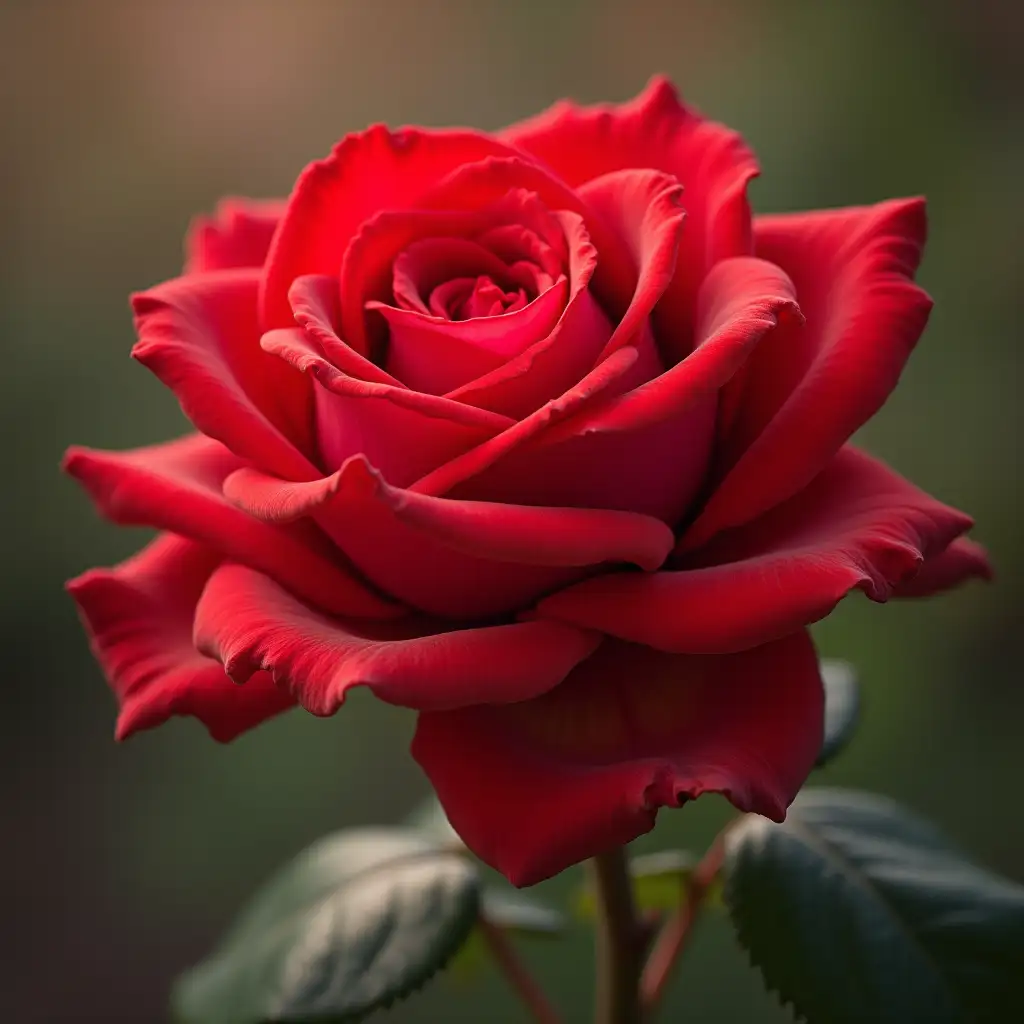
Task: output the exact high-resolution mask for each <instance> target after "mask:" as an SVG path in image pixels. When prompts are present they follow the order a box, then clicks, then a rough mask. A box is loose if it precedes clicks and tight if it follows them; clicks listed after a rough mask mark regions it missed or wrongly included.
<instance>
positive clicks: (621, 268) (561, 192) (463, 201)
mask: <svg viewBox="0 0 1024 1024" xmlns="http://www.w3.org/2000/svg"><path fill="white" fill-rule="evenodd" d="M513 191H518V192H525V193H528V194H533V195H534V196H535V197H536V199H537V201H538V202H539V203H541V204H542V205H543V206H544V207H546V208H547V209H548V210H549V211H552V212H555V213H560V212H562V211H567V212H569V213H574V214H576V215H577V216H578V217H580V218H581V219H582V220H583V223H584V224H585V225H586V229H587V233H588V235H589V236H590V239H591V241H592V242H593V245H594V248H595V249H596V250H597V252H598V256H599V260H598V264H597V268H596V270H595V272H594V283H593V288H594V291H595V293H596V294H597V295H598V296H599V297H600V299H601V303H602V305H603V306H604V307H605V309H607V311H608V313H609V315H611V316H612V317H613V318H614V319H616V320H618V319H620V318H621V317H622V314H623V313H624V312H625V311H626V308H627V306H628V305H629V302H630V299H631V298H632V295H633V292H634V291H635V289H636V281H637V271H636V267H635V265H634V264H633V261H632V259H631V258H630V256H629V254H628V253H627V252H625V251H624V250H623V248H622V239H621V237H620V233H619V232H618V231H616V230H615V229H614V228H613V227H611V226H610V225H609V224H608V223H606V221H605V219H604V217H603V216H602V215H601V214H600V213H598V212H597V211H596V210H595V209H593V207H591V206H590V205H589V204H588V203H587V202H586V200H585V199H584V198H583V197H582V196H581V195H580V194H579V193H578V192H576V191H574V190H573V189H571V188H568V187H567V186H566V184H565V182H564V181H562V180H561V179H560V178H558V177H556V176H555V175H553V174H552V173H551V172H550V171H549V170H547V169H546V168H545V167H542V166H540V165H539V164H536V163H532V162H531V161H530V160H529V159H528V158H525V157H524V156H523V155H522V154H517V153H515V151H513V150H508V151H506V155H504V156H492V157H487V158H485V159H483V160H479V161H477V162H476V163H470V164H466V165H464V166H462V167H459V168H457V169H455V170H454V171H452V173H451V174H449V175H448V177H447V178H445V179H444V180H443V181H441V182H439V183H438V184H437V185H436V186H435V187H434V188H433V189H431V190H430V192H429V193H427V194H425V195H424V196H423V197H422V205H423V206H424V207H427V208H429V209H433V210H480V209H484V208H486V207H488V206H491V205H493V204H494V203H497V202H499V201H500V200H501V199H502V198H503V197H505V196H506V195H507V194H508V193H510V192H513ZM344 312H345V311H344V310H343V314H344ZM343 324H344V321H343Z"/></svg>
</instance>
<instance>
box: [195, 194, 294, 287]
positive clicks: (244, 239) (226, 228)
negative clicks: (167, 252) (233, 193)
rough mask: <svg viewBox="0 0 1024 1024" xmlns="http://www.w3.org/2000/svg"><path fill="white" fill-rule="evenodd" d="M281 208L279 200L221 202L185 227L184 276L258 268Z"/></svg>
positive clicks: (271, 236)
mask: <svg viewBox="0 0 1024 1024" xmlns="http://www.w3.org/2000/svg"><path fill="white" fill-rule="evenodd" d="M284 208H285V204H284V200H282V199H235V198H230V199H222V200H221V201H220V202H219V203H218V204H217V208H216V209H215V210H214V213H213V216H212V217H197V218H196V219H195V220H194V221H193V222H192V224H191V226H190V227H189V231H188V237H187V238H186V239H185V273H186V274H203V273H206V272H208V271H211V270H233V269H235V268H237V267H262V266H263V261H264V260H265V259H266V258H267V250H268V249H269V248H270V240H271V239H272V238H273V237H274V231H275V230H276V229H277V225H278V223H279V221H280V220H281V217H282V216H283V214H284Z"/></svg>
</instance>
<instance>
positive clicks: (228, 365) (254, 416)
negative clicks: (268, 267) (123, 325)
mask: <svg viewBox="0 0 1024 1024" xmlns="http://www.w3.org/2000/svg"><path fill="white" fill-rule="evenodd" d="M258 285H259V272H258V271H257V270H251V269H249V270H223V271H218V272H216V273H209V274H199V275H196V276H191V277H179V278H176V279H175V280H173V281H168V282H167V283H166V284H162V285H158V286H157V287H156V288H152V289H150V290H149V291H146V292H141V293H139V294H137V295H134V296H133V297H132V305H133V307H134V310H135V323H136V329H137V331H138V335H139V340H138V343H137V344H136V345H135V348H134V349H132V355H133V356H134V357H135V358H136V359H138V360H139V362H140V363H142V364H143V365H144V366H146V367H147V368H148V369H150V370H152V371H153V373H155V374H156V375H157V377H159V378H160V380H161V381H163V383H164V384H166V385H167V387H169V388H170V389H171V390H172V391H173V392H174V393H175V395H176V396H177V398H178V401H179V402H180V403H181V407H182V409H184V411H185V415H186V416H188V418H189V419H190V420H191V421H192V422H193V423H194V424H195V425H196V426H197V427H198V428H199V430H201V431H202V432H203V433H204V434H206V435H208V436H209V437H213V438H216V439H217V440H218V441H220V442H222V443H223V444H225V445H227V447H228V448H230V449H231V451H233V452H234V453H235V454H236V455H239V456H241V457H242V458H244V459H248V460H250V461H252V462H254V463H255V464H256V465H258V466H262V467H263V468H265V469H267V470H268V471H270V472H274V473H278V474H280V475H281V476H286V477H289V478H292V479H296V480H303V479H305V480H308V479H310V478H311V477H313V476H316V475H317V472H316V470H315V468H314V467H313V466H312V464H311V463H310V461H309V455H310V453H311V452H312V451H313V438H312V430H311V428H312V423H313V411H312V401H311V396H310V388H309V384H308V382H307V381H305V380H303V378H302V376H301V375H300V374H298V373H296V372H295V371H294V370H292V369H291V368H290V367H287V366H283V365H282V364H281V362H280V361H279V360H277V359H273V358H271V357H270V356H269V355H267V353H265V352H264V351H263V350H262V349H261V348H260V330H259V327H258V324H257V320H256V294H257V288H258Z"/></svg>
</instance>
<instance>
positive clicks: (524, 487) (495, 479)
mask: <svg viewBox="0 0 1024 1024" xmlns="http://www.w3.org/2000/svg"><path fill="white" fill-rule="evenodd" d="M799 317H800V313H799V310H798V308H797V306H796V302H795V299H794V290H793V285H792V282H791V281H790V280H789V278H788V277H787V276H786V275H785V273H783V272H782V271H781V270H780V269H779V268H778V267H776V266H775V265H774V264H771V263H767V262H765V261H764V260H758V259H754V258H752V257H738V258H736V259H732V260H723V261H722V262H720V263H718V264H716V265H715V267H714V268H713V269H712V271H711V273H710V274H708V276H707V277H706V278H705V280H704V284H703V286H702V289H701V296H700V302H699V305H698V326H697V334H696V338H697V346H696V348H695V349H694V351H693V352H691V353H690V355H689V356H687V357H686V359H684V360H683V361H682V362H679V363H676V365H675V366H673V367H672V368H671V369H670V370H668V371H667V372H666V373H663V374H661V375H659V376H657V377H655V378H654V379H653V380H651V381H649V382H647V383H644V384H642V385H641V386H640V387H637V388H635V389H633V390H631V391H628V392H626V393H625V394H622V395H619V396H617V397H611V398H607V399H606V400H604V401H601V402H597V403H594V404H593V405H592V406H589V407H588V408H586V409H584V410H583V411H581V412H580V413H579V414H578V415H576V416H573V417H571V418H569V419H566V420H564V421H562V422H561V423H559V424H557V425H555V426H553V427H552V428H550V429H549V430H546V431H544V432H543V433H542V434H540V435H539V436H538V437H537V438H536V440H534V441H533V442H531V443H528V444H524V445H522V446H521V447H519V448H516V449H514V450H513V451H512V452H511V453H510V454H509V455H508V457H507V458H504V459H502V460H501V461H499V462H497V463H495V464H494V466H493V467H492V468H491V469H490V470H488V471H486V472H483V473H481V474H479V475H478V476H477V477H476V478H475V479H474V480H472V481H471V482H470V483H469V484H468V485H467V486H466V487H464V488H462V489H460V491H459V496H460V497H474V498H481V499H487V500H491V501H521V502H525V503H529V504H555V505H581V506H591V507H597V508H621V509H627V510H630V511H634V512H642V513H645V514H647V515H653V516H657V517H658V518H660V519H663V520H664V521H665V522H667V523H669V524H670V525H673V526H674V525H676V524H677V523H678V522H679V521H680V519H681V518H682V516H683V514H684V513H685V511H686V510H687V509H688V508H689V507H690V506H691V504H692V502H693V500H694V498H695V497H696V496H697V495H698V493H699V492H700V490H701V488H702V487H703V486H704V484H705V481H706V478H707V473H708V466H709V460H710V458H711V455H712V448H713V444H712V442H713V439H714V430H715V415H716V408H717V397H716V395H717V392H718V390H719V388H721V386H722V385H723V384H724V383H725V382H726V381H727V380H728V379H729V378H730V377H731V376H732V375H733V374H734V373H735V372H736V371H737V369H739V367H740V366H742V364H743V362H744V360H745V359H746V358H747V357H748V356H749V354H750V352H751V351H753V349H754V347H755V346H756V345H757V344H758V343H759V342H760V341H761V339H762V338H763V337H764V336H765V335H766V334H767V333H768V332H770V331H773V330H775V329H776V328H777V327H778V325H779V324H780V323H787V322H788V321H790V320H799Z"/></svg>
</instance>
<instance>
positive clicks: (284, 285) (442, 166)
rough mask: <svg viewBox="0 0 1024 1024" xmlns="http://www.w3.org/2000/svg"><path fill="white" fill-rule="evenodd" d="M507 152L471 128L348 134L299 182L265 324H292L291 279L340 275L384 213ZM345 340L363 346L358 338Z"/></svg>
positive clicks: (271, 276) (265, 301) (268, 275)
mask: <svg viewBox="0 0 1024 1024" xmlns="http://www.w3.org/2000/svg"><path fill="white" fill-rule="evenodd" d="M508 152H509V150H508V148H507V147H506V146H505V145H503V144H502V143H500V142H499V141H497V140H496V139H494V138H492V137H490V136H488V135H485V134H482V133H479V132H472V131H464V130H458V131H450V130H449V131H424V130H422V129H418V128H401V129H399V130H397V131H393V132H392V131H389V130H388V129H387V128H386V127H385V126H384V125H374V126H373V127H371V128H368V129H367V130H366V131H364V132H357V133H355V134H352V135H347V136H346V137H345V138H344V139H342V140H341V142H339V143H338V144H337V146H335V147H334V150H333V151H332V152H331V154H330V155H329V156H328V157H326V158H325V159H323V160H317V161H315V162H313V163H311V164H310V165H309V166H308V167H307V168H306V169H305V170H304V171H303V172H302V174H301V175H300V176H299V179H298V181H297V182H296V183H295V188H294V190H293V191H292V194H291V197H290V198H289V200H288V206H287V209H286V211H285V214H284V217H283V219H282V221H281V225H280V227H279V228H278V230H277V234H276V235H275V236H274V241H273V243H272V244H271V247H270V254H269V256H268V257H267V264H266V268H265V276H264V279H263V287H262V293H261V303H260V309H261V311H262V322H263V325H264V328H265V329H268V330H269V329H271V328H274V327H288V326H289V325H290V324H291V323H292V316H291V307H290V305H289V303H288V289H289V288H290V287H291V283H292V281H294V280H295V278H297V277H300V276H302V275H304V274H332V275H336V274H338V273H339V272H340V270H341V262H342V257H343V256H344V254H345V250H346V249H347V248H348V245H349V242H350V241H351V240H352V237H353V236H354V235H355V234H356V232H357V231H358V230H359V227H360V225H361V224H362V223H363V222H364V221H365V220H367V219H368V218H369V217H371V216H372V215H373V214H375V213H377V211H379V210H395V209H406V208H409V207H411V206H413V205H415V203H416V200H417V199H418V198H419V196H420V195H422V193H423V192H424V191H426V190H427V189H428V188H430V186H431V185H433V184H434V183H435V182H437V181H439V180H441V179H442V178H443V177H444V176H445V175H446V174H448V173H449V172H450V171H451V170H452V169H453V168H456V167H460V166H462V165H463V164H466V163H470V162H473V161H477V160H481V159H484V158H485V157H489V156H493V155H508ZM346 340H347V341H348V342H349V343H350V344H353V345H355V344H356V340H355V339H354V338H353V337H351V336H346ZM357 347H358V346H357ZM362 354H363V355H367V354H368V353H367V352H362Z"/></svg>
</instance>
